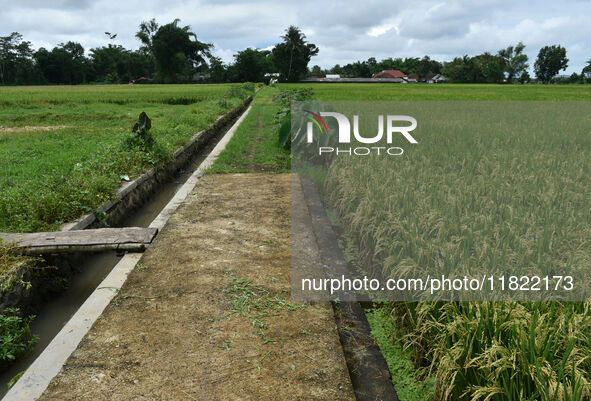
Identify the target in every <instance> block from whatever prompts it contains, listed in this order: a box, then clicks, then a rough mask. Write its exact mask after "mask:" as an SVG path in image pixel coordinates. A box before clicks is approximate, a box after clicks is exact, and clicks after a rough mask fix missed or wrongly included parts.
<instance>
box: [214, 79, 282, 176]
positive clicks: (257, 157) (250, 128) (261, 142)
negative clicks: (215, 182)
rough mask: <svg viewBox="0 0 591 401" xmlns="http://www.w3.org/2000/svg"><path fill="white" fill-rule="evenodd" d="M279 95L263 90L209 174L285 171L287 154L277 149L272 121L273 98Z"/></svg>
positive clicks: (275, 105) (273, 91)
mask: <svg viewBox="0 0 591 401" xmlns="http://www.w3.org/2000/svg"><path fill="white" fill-rule="evenodd" d="M278 92H279V91H278V90H277V89H275V88H271V87H265V88H263V89H261V90H260V91H259V92H258V93H257V97H256V99H255V101H254V102H253V103H252V109H251V111H250V112H249V114H248V116H247V117H246V119H245V120H244V121H243V122H242V124H241V125H240V126H239V127H238V130H237V131H236V133H235V134H234V136H233V137H232V139H231V140H230V142H229V143H228V146H227V147H226V149H225V150H224V151H223V152H222V153H221V154H220V157H219V158H218V159H217V160H216V162H215V163H214V165H213V166H212V167H211V169H210V170H209V171H210V172H213V173H245V172H269V173H283V172H287V171H289V166H290V152H289V150H284V149H281V148H279V147H278V146H277V134H276V132H275V130H274V122H273V117H274V116H275V113H277V110H278V105H277V104H276V103H275V102H273V97H274V96H275V95H276V94H277V93H278Z"/></svg>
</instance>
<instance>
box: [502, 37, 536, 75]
mask: <svg viewBox="0 0 591 401" xmlns="http://www.w3.org/2000/svg"><path fill="white" fill-rule="evenodd" d="M523 49H525V45H524V44H523V43H522V42H519V43H518V44H517V45H515V46H509V47H507V48H506V49H501V50H499V56H500V57H501V58H502V59H503V60H504V65H505V72H506V73H507V82H508V83H512V82H513V80H514V79H515V78H517V77H520V76H521V74H523V72H524V71H526V70H527V67H529V64H527V54H524V53H523Z"/></svg>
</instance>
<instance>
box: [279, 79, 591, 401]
mask: <svg viewBox="0 0 591 401" xmlns="http://www.w3.org/2000/svg"><path fill="white" fill-rule="evenodd" d="M303 86H311V87H313V89H314V94H315V98H316V99H319V100H325V101H326V100H413V102H401V103H400V104H399V109H398V110H397V113H398V112H399V113H400V114H410V115H413V116H416V117H417V119H418V120H419V122H421V126H422V129H418V130H417V131H416V135H417V137H418V138H419V145H418V146H416V147H410V146H408V145H406V146H404V148H405V156H404V157H402V158H384V157H382V158H378V157H366V158H363V159H361V158H340V159H337V161H335V162H334V163H333V164H332V166H331V167H330V168H329V169H328V174H327V175H326V177H325V179H324V182H325V185H326V186H325V191H326V193H327V195H328V199H329V203H330V205H331V206H332V207H334V208H335V209H336V210H337V211H338V214H339V219H340V220H342V222H343V224H342V225H343V227H344V229H345V231H346V234H348V235H349V236H351V237H353V238H355V240H356V244H357V246H358V249H359V252H360V255H361V260H360V261H359V262H360V263H361V264H362V265H363V267H364V268H365V270H366V271H372V269H373V271H374V272H375V273H376V274H378V273H379V274H381V275H383V276H385V277H398V276H401V275H409V276H413V275H414V276H417V275H420V272H423V271H429V272H432V273H435V274H437V273H439V274H441V273H443V272H447V273H449V272H454V271H455V272H470V271H473V270H474V269H485V270H486V271H487V272H503V271H511V272H521V273H524V274H525V273H529V274H531V273H533V272H541V273H548V274H552V273H554V272H568V273H578V275H579V277H580V278H581V279H586V278H587V277H588V273H587V272H588V271H590V269H591V256H590V255H591V243H590V242H589V238H590V236H591V212H590V211H591V209H589V203H588V199H590V198H591V181H589V176H591V138H590V137H589V125H590V119H589V116H588V113H587V112H586V111H585V110H588V103H585V102H577V101H580V100H590V99H591V98H590V95H591V90H590V89H591V88H589V87H586V86H568V87H558V86H541V85H526V86H519V85H514V86H510V85H506V86H505V85H440V86H435V85H433V86H429V85H359V86H358V85H355V84H353V85H338V84H337V85H328V84H327V85H282V86H281V87H282V88H284V87H286V88H293V87H303ZM424 100H426V101H428V102H423V101H424ZM439 100H444V101H445V102H439ZM465 100H479V101H484V100H488V101H491V100H495V101H496V100H500V101H502V102H494V103H493V102H487V103H482V102H450V101H465ZM511 100H519V101H520V102H512V103H506V101H511ZM532 100H534V101H536V102H527V101H532ZM539 100H549V101H550V102H537V101H539ZM568 100H570V101H572V102H564V101H568ZM535 112H538V113H535ZM384 172H388V173H384ZM315 176H316V177H317V178H318V177H320V178H324V177H323V174H319V173H317V172H316V174H315ZM586 283H587V282H583V286H584V287H585V286H586ZM532 298H533V296H532ZM590 306H591V305H590V304H589V303H587V302H412V303H408V302H392V303H390V304H389V306H388V304H387V305H386V306H385V307H384V309H382V310H381V312H380V313H379V314H376V313H375V312H373V313H372V314H370V317H369V319H370V320H372V328H374V334H375V335H376V340H377V341H378V342H379V344H380V346H381V347H382V351H383V353H384V354H385V356H386V359H389V363H390V367H391V371H392V374H393V376H394V378H395V380H397V379H396V376H397V375H398V374H399V373H400V372H402V373H403V374H402V376H403V377H406V379H408V378H409V377H410V378H411V379H418V380H419V382H421V381H423V380H424V381H428V380H433V381H434V392H433V394H432V395H428V394H426V395H425V397H426V398H430V397H432V398H434V399H437V400H486V401H489V400H490V401H506V400H581V399H589V398H590V397H591V347H590V345H591V327H590V324H591V310H590ZM404 358H407V359H408V358H410V359H411V360H412V362H413V365H414V368H415V369H416V372H415V374H409V373H408V370H405V369H408V368H409V367H408V365H404V367H401V366H400V364H403V361H404ZM396 360H397V362H398V365H394V364H393V362H394V361H396ZM411 370H412V369H411ZM406 379H404V380H401V381H400V380H399V382H398V387H399V391H401V393H402V394H405V396H406V395H407V394H408V393H411V394H414V392H413V390H411V391H407V389H408V388H409V387H408V383H407V382H406V381H405V380H406ZM411 382H412V380H411ZM410 388H412V386H411V387H410ZM411 397H412V395H411ZM419 399H421V398H419Z"/></svg>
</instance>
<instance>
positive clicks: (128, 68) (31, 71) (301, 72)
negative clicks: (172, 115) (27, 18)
mask: <svg viewBox="0 0 591 401" xmlns="http://www.w3.org/2000/svg"><path fill="white" fill-rule="evenodd" d="M179 23H180V20H179V19H175V20H174V21H172V22H170V23H168V24H164V25H160V24H158V22H156V20H155V19H152V20H150V21H144V22H142V23H141V24H140V25H139V29H138V31H137V33H136V35H135V36H136V38H137V39H138V40H139V42H140V43H141V46H140V47H139V49H137V50H129V49H126V48H124V47H123V46H121V45H118V44H115V43H114V41H115V40H116V38H117V34H112V33H111V32H105V35H107V36H108V39H109V41H110V42H111V43H109V44H108V45H107V46H102V47H96V48H92V49H90V50H89V52H88V55H86V54H85V51H84V48H83V47H82V45H81V44H80V43H76V42H72V41H69V42H67V43H60V44H58V45H57V46H55V47H54V48H53V49H46V48H43V47H42V48H40V49H37V50H35V49H33V47H32V44H31V42H29V41H26V40H24V38H23V36H22V35H21V34H20V33H18V32H13V33H11V34H10V35H8V36H4V37H0V85H27V84H68V85H75V84H83V83H93V82H96V83H127V82H132V81H136V80H138V78H140V77H144V78H149V80H150V81H151V82H156V83H186V82H195V81H197V80H207V81H210V82H245V81H251V82H258V81H263V80H264V79H265V74H266V73H279V75H280V76H281V78H282V79H283V80H285V81H298V80H300V79H302V78H304V77H305V76H306V74H307V72H308V69H307V67H308V63H309V61H310V59H311V58H312V57H313V56H315V55H316V54H318V48H317V47H316V45H314V44H312V43H308V42H307V41H306V36H305V35H304V34H303V33H302V32H301V31H300V30H299V29H298V28H297V27H294V26H290V27H289V28H287V29H286V30H285V34H284V35H283V36H282V37H281V39H282V41H281V42H280V43H278V44H277V45H275V46H274V47H273V50H271V51H264V50H258V49H251V48H248V49H245V50H243V51H240V52H238V53H237V54H236V55H235V62H234V63H233V64H231V65H225V64H224V63H223V62H222V60H221V59H219V58H217V57H215V56H213V55H212V50H213V45H212V44H211V43H204V42H201V41H199V40H198V39H197V35H196V34H195V33H194V32H192V31H191V27H190V26H181V25H180V24H179Z"/></svg>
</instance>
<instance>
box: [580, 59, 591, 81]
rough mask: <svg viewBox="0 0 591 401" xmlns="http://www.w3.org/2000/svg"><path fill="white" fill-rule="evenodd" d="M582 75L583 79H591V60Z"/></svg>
mask: <svg viewBox="0 0 591 401" xmlns="http://www.w3.org/2000/svg"><path fill="white" fill-rule="evenodd" d="M581 75H582V76H583V77H585V78H586V79H591V60H588V61H587V65H586V66H585V67H583V70H582V71H581Z"/></svg>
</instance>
